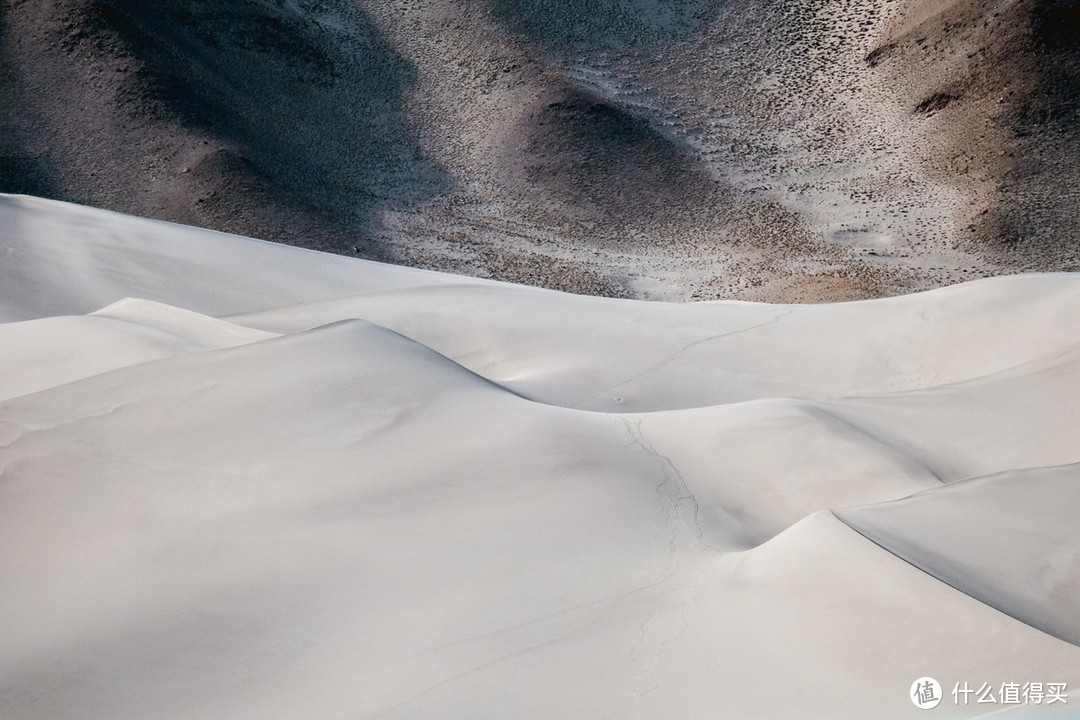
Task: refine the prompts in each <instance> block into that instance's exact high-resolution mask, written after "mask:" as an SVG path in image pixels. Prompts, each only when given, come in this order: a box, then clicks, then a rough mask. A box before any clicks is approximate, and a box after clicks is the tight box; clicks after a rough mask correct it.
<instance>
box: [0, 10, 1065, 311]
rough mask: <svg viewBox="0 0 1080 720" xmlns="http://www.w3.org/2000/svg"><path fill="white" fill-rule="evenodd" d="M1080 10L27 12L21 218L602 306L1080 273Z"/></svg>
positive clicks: (832, 293)
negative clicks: (108, 215)
mask: <svg viewBox="0 0 1080 720" xmlns="http://www.w3.org/2000/svg"><path fill="white" fill-rule="evenodd" d="M1078 38H1080V9H1078V8H1077V6H1076V5H1075V3H1072V2H1067V1H1066V0H992V1H991V2H972V1H970V0H954V1H952V2H946V3H942V2H928V1H927V0H903V1H901V2H887V1H885V0H800V1H798V2H778V1H773V0H729V1H728V2H725V3H712V2H703V1H700V0H668V1H664V0H618V1H617V2H603V3H601V2H597V1H596V0H546V1H544V2H520V1H518V0H468V1H465V2H451V1H450V0H433V1H431V2H424V3H420V2H413V1H411V0H394V1H393V2H371V1H370V0H357V1H355V2H346V1H344V0H326V1H322V2H318V1H314V0H295V1H290V2H285V1H277V0H263V1H261V2H239V1H238V0H229V1H227V2H216V3H210V2H206V1H205V0H175V1H173V2H169V3H138V2H134V1H133V0H44V1H42V2H34V3H30V2H18V1H15V0H3V1H2V2H0V69H2V70H3V72H0V108H2V110H0V131H2V132H0V191H7V192H24V193H29V194H36V195H42V196H46V197H54V198H60V199H66V200H72V201H77V202H81V203H87V204H92V205H97V206H101V207H106V208H110V209H116V210H121V211H124V212H129V213H133V214H138V215H145V216H150V217H156V218H162V219H168V220H174V221H179V222H184V223H191V224H196V225H201V226H204V227H210V228H215V229H221V230H227V231H231V232H238V233H242V234H248V235H254V236H258V237H265V238H269V239H273V240H278V241H282V242H287V243H291V244H297V245H303V246H308V247H316V248H320V249H325V250H331V251H335V252H341V253H345V254H355V255H360V256H363V257H369V258H376V259H382V260H389V261H393V262H399V263H404V264H410V265H417V266H421V267H428V268H436V269H446V270H453V271H457V272H464V273H468V274H473V275H478V276H481V277H496V278H500V279H506V280H512V281H518V282H525V283H531V284H538V285H543V286H548V287H555V288H559V289H566V290H571V291H575V292H583V293H590V294H601V295H615V296H636V297H653V298H667V299H689V298H698V299H700V298H714V297H734V298H742V299H758V300H761V299H764V300H774V301H821V300H840V299H850V298H856V297H867V296H875V295H886V294H895V293H898V292H907V291H911V290H917V289H923V288H928V287H933V286H937V285H942V284H948V283H951V282H956V281H959V280H965V279H971V278H974V277H978V276H982V275H990V274H998V273H1001V272H1014V271H1018V270H1028V269H1041V270H1055V269H1075V268H1077V267H1080V259H1078V250H1077V243H1076V233H1075V230H1074V228H1075V227H1076V225H1077V223H1076V220H1077V212H1078V211H1077V208H1078V202H1077V197H1076V190H1075V188H1076V187H1078V186H1080V184H1078V183H1077V182H1076V174H1077V162H1076V160H1075V158H1077V157H1080V155H1078V153H1077V152H1076V149H1077V148H1076V142H1077V141H1076V131H1075V129H1074V128H1075V127H1076V125H1077V123H1076V117H1075V116H1076V112H1077V107H1078V104H1077V102H1076V99H1077V94H1078V87H1080V80H1078V78H1080V73H1078V68H1080V43H1078Z"/></svg>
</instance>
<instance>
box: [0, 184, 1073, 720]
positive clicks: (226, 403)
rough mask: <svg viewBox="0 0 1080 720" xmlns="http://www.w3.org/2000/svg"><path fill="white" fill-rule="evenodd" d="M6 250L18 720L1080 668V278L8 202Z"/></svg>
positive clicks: (1, 487)
mask: <svg viewBox="0 0 1080 720" xmlns="http://www.w3.org/2000/svg"><path fill="white" fill-rule="evenodd" d="M0 257H2V259H3V262H2V263H0V320H2V321H3V324H0V398H3V399H2V400H0V578H3V582H0V609H2V615H3V618H4V622H3V623H0V648H2V652H0V708H3V713H2V714H3V716H4V718H5V719H7V718H11V719H13V720H21V719H31V718H33V719H38V718H54V719H57V720H59V719H63V718H72V719H76V718H78V719H82V718H87V717H102V718H114V719H118V720H119V719H122V718H139V719H140V720H141V719H143V718H148V717H153V718H163V719H168V718H177V719H179V718H237V717H260V718H262V717H277V718H304V719H310V718H372V719H374V718H410V719H415V718H440V719H444V718H459V717H460V718H491V719H492V720H496V719H498V720H503V719H505V718H511V717H513V718H568V717H572V718H649V719H655V718H679V719H680V720H687V719H693V718H702V719H703V720H704V719H706V718H708V719H710V720H711V719H714V718H718V717H737V718H852V719H853V720H855V719H858V720H862V719H864V718H886V719H888V718H915V717H928V716H929V715H927V714H926V713H925V712H924V711H922V710H919V709H917V708H916V707H915V706H914V705H913V704H912V702H911V700H910V699H909V692H910V687H911V684H912V683H913V682H914V681H915V680H916V679H917V678H920V677H923V676H930V677H933V678H935V679H937V680H938V681H939V682H940V683H941V685H942V687H943V691H944V693H945V698H944V700H943V702H942V704H941V705H939V706H938V707H937V708H936V709H935V710H934V711H933V715H932V716H934V717H942V718H970V717H981V716H991V715H992V716H993V717H1005V718H1018V719H1026V718H1044V717H1046V718H1064V717H1075V710H1074V706H1075V704H1076V702H1077V701H1080V698H1076V697H1073V698H1071V699H1070V704H1069V705H1065V704H1062V703H1056V704H1054V705H1052V706H1050V705H1047V704H1045V702H1044V703H1042V704H1040V705H1039V706H1038V707H1036V706H1034V705H1027V706H1025V705H1022V704H1021V705H1009V706H1003V705H1001V704H1000V703H999V704H997V705H993V706H987V705H985V704H982V705H980V704H976V703H975V700H974V698H972V699H971V702H970V703H969V704H968V705H966V706H965V705H957V704H955V703H954V701H953V697H952V694H951V693H952V689H953V688H954V687H956V686H957V685H959V684H963V683H968V684H969V685H972V686H973V687H975V688H978V687H980V686H981V685H982V684H983V683H987V684H989V685H990V686H992V688H993V692H994V694H995V696H996V695H997V694H998V693H999V688H1000V687H1002V686H1003V685H1004V684H1008V683H1018V684H1024V683H1032V682H1041V683H1044V684H1049V683H1066V684H1067V686H1068V688H1069V691H1071V693H1072V694H1074V695H1075V693H1076V692H1077V688H1078V687H1080V648H1078V647H1077V642H1078V641H1080V622H1078V618H1080V581H1078V578H1080V567H1078V558H1080V534H1078V530H1077V524H1076V508H1077V507H1080V445H1078V444H1077V443H1076V437H1077V433H1076V429H1077V427H1080V415H1078V412H1080V411H1078V409H1077V407H1078V406H1077V403H1076V402H1074V399H1075V398H1077V397H1080V337H1078V335H1077V332H1076V328H1077V327H1078V326H1080V275H1076V274H1027V275H1017V276H1012V277H1004V278H993V279H986V280H980V281H976V282H972V283H967V284H962V285H958V286H955V287H950V288H945V289H939V290H935V291H931V292H926V293H921V294H913V295H907V296H903V297H895V298H888V299H882V300H872V301H862V302H852V303H843V304H834V305H765V304H754V303H743V302H732V301H721V302H707V303H696V304H664V303H648V302H641V301H632V300H614V299H606V298H595V297H583V296H576V295H568V294H563V293H558V292H554V291H550V290H543V289H538V288H531V287H523V286H515V285H509V284H504V283H497V282H492V281H485V280H477V279H471V278H465V277H458V276H452V275H446V274H439V273H433V272H427V271H423V270H417V269H407V268H401V267H395V266H390V265H381V264H377V263H372V262H368V261H363V260H356V259H350V258H343V257H339V256H333V255H327V254H322V253H315V252H311V251H308V250H302V249H297V248H291V247H286V246H283V245H278V244H272V243H264V242H260V241H256V240H248V239H245V238H240V237H236V236H229V235H223V234H219V233H214V232H210V231H205V230H196V229H192V228H185V227H180V226H176V225H170V224H167V223H161V222H155V221H150V220H140V219H136V218H131V217H126V216H121V215H116V214H112V213H108V212H104V211H100V210H91V209H86V208H80V207H77V206H71V205H64V204H60V203H55V202H51V201H44V200H39V199H32V198H24V197H12V196H2V197H0ZM995 711H997V712H996V714H995ZM1002 711H1003V712H1002Z"/></svg>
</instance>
